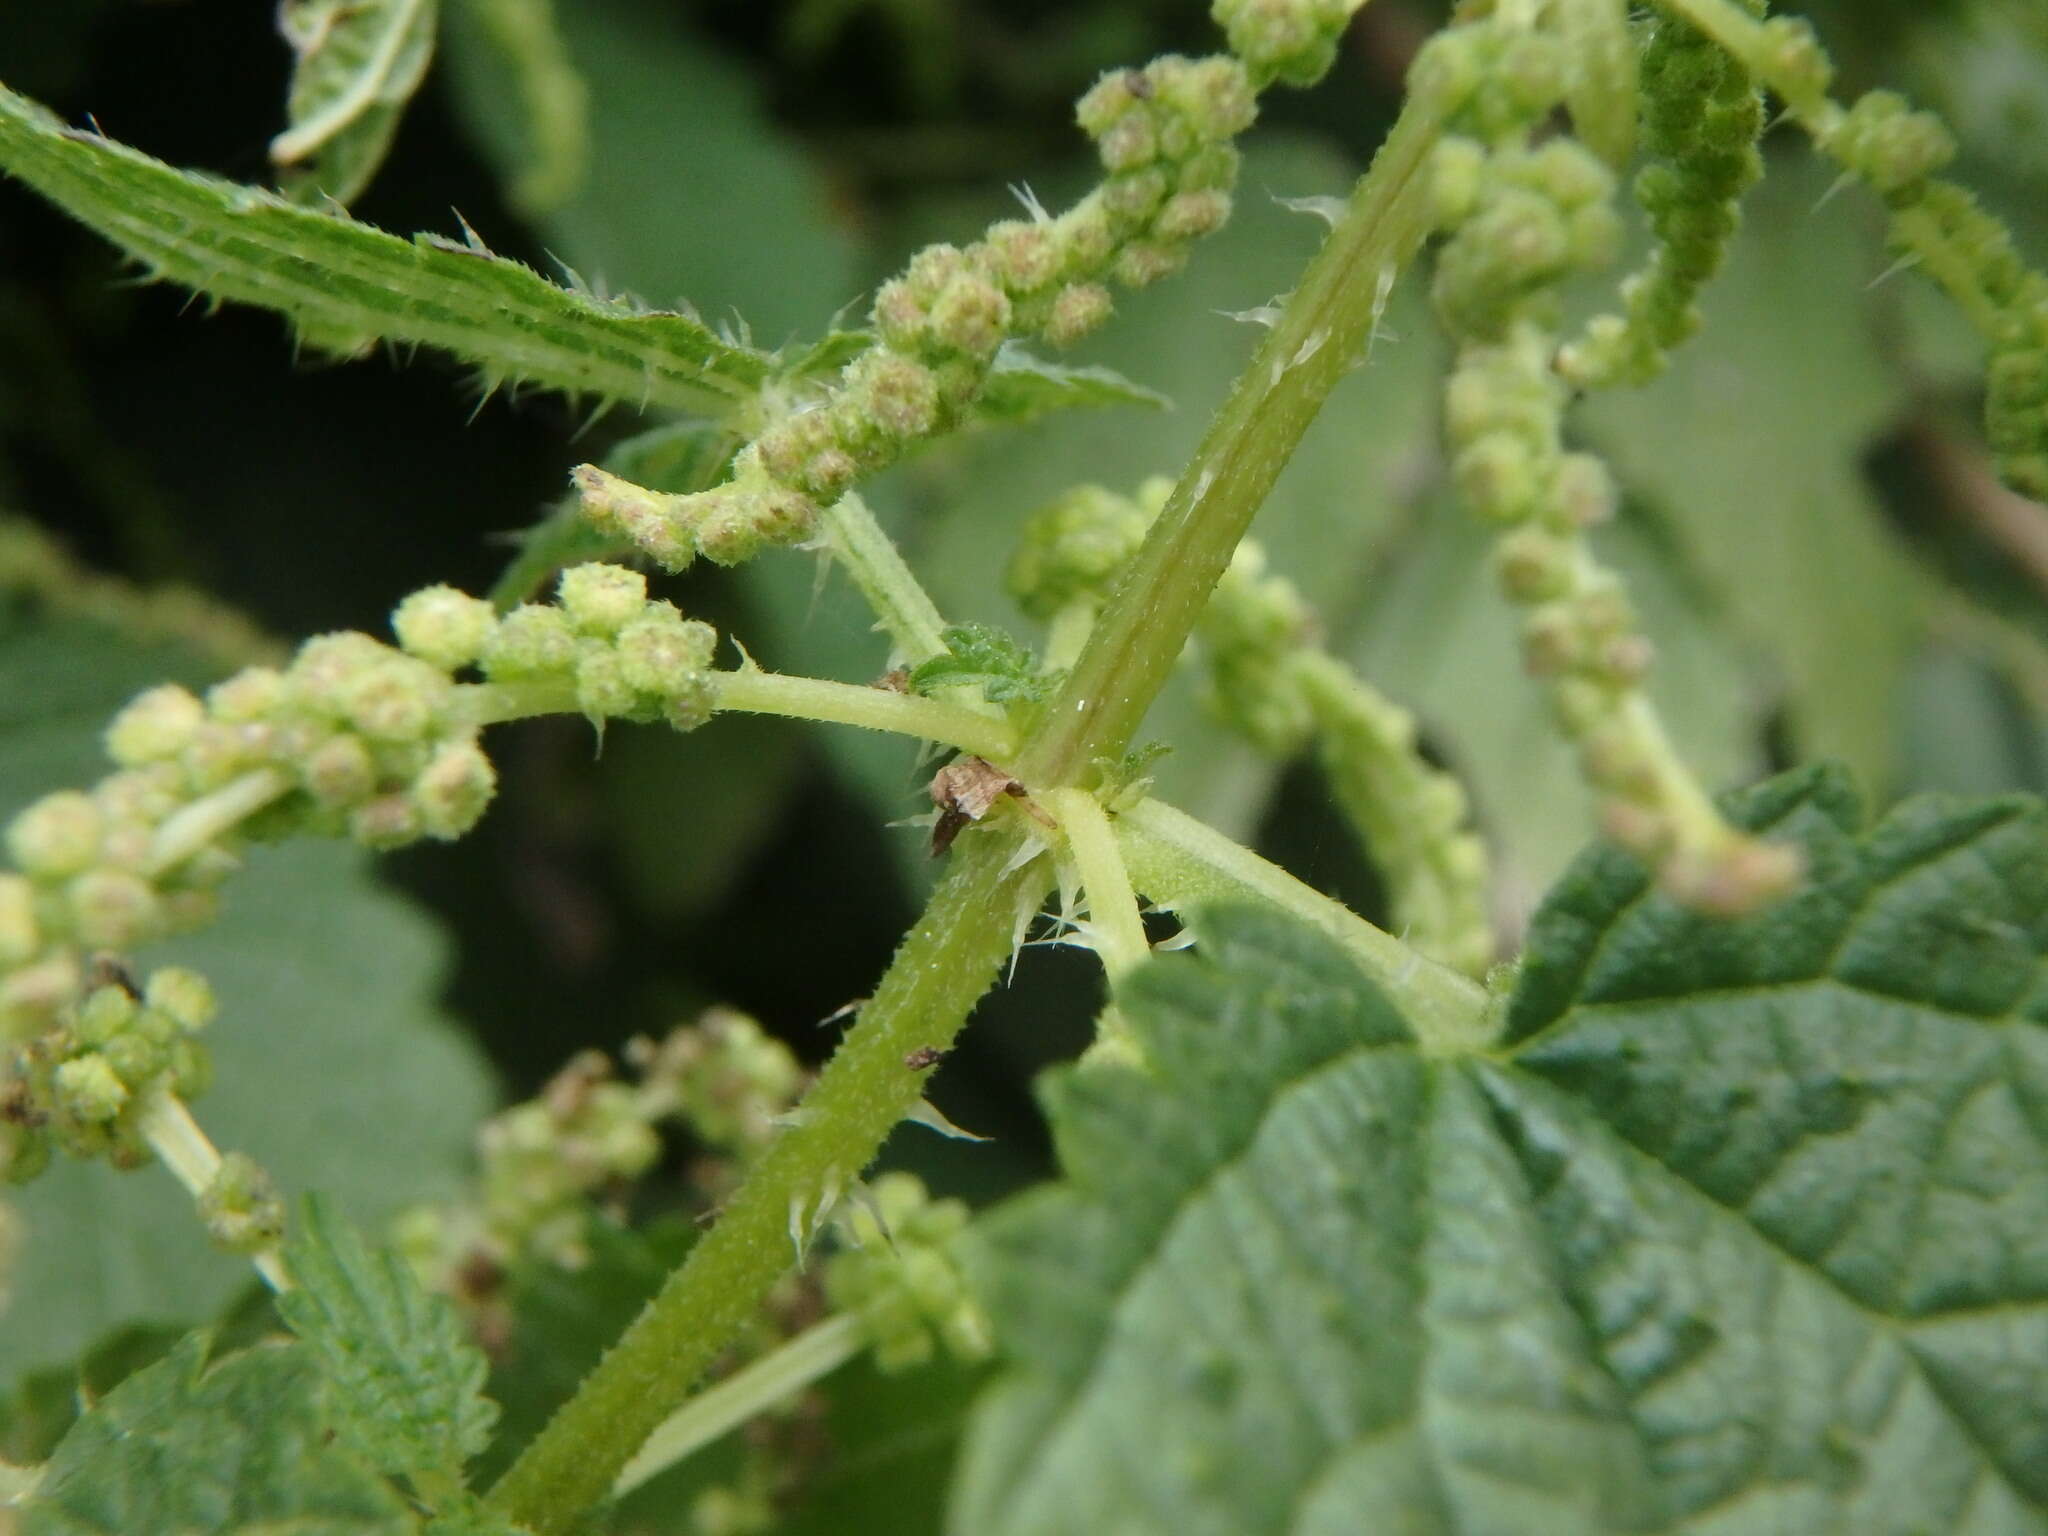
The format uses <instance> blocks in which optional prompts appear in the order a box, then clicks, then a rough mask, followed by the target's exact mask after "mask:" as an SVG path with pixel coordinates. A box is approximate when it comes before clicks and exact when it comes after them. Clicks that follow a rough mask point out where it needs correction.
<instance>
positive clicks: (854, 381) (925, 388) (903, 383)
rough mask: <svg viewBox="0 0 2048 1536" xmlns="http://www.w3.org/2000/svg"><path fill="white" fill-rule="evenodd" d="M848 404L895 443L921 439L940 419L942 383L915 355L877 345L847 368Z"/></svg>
mask: <svg viewBox="0 0 2048 1536" xmlns="http://www.w3.org/2000/svg"><path fill="white" fill-rule="evenodd" d="M846 397H847V401H848V403H849V405H851V406H853V407H854V408H855V409H857V410H858V411H859V413H860V414H861V415H862V416H863V417H864V418H865V419H866V420H868V421H870V422H872V423H874V425H875V426H876V427H877V428H878V429H879V430H880V431H881V432H882V434H883V435H884V436H885V437H888V438H890V439H892V440H894V441H896V442H899V443H900V442H905V441H908V440H909V439H912V438H919V437H923V436H925V435H926V434H927V433H929V432H931V431H932V429H933V428H934V427H936V426H937V425H938V421H939V385H938V380H937V379H935V378H933V377H932V371H931V369H929V368H927V367H925V366H924V365H923V364H922V363H920V362H917V361H916V360H915V359H913V358H908V357H903V356H900V355H899V354H897V353H893V352H888V351H884V350H883V349H881V348H874V349H872V350H870V351H868V352H866V353H864V354H863V355H862V356H860V357H859V358H857V359H856V360H855V361H854V363H853V366H852V367H851V368H849V369H848V370H847V379H846Z"/></svg>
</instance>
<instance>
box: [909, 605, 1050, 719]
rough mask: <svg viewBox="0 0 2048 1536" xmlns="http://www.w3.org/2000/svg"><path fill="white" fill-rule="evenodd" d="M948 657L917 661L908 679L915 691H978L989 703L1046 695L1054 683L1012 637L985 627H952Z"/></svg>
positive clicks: (947, 650)
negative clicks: (962, 689) (952, 689)
mask: <svg viewBox="0 0 2048 1536" xmlns="http://www.w3.org/2000/svg"><path fill="white" fill-rule="evenodd" d="M942 638H943V639H944V640H945V642H946V654H945V655H943V656H934V657H933V658H932V659H931V660H930V661H926V662H920V663H919V664H918V665H917V667H915V668H914V669H913V670H912V671H911V674H910V686H911V689H912V690H913V691H914V692H917V693H930V692H931V691H932V690H933V689H934V688H955V687H963V686H964V687H970V688H979V689H980V690H981V696H982V697H983V698H985V699H987V700H988V701H989V702H990V703H991V704H1003V703H1007V702H1008V701H1009V700H1011V699H1038V698H1043V697H1044V696H1045V693H1046V690H1047V689H1048V688H1049V687H1050V686H1051V684H1052V679H1050V678H1048V677H1046V676H1045V675H1044V674H1042V673H1041V672H1040V671H1039V670H1038V663H1037V662H1036V661H1035V660H1033V658H1032V655H1031V652H1030V650H1029V649H1027V648H1026V647H1025V646H1023V645H1021V644H1019V643H1018V641H1017V640H1016V638H1015V637H1014V636H1011V635H1008V634H1005V633H1004V632H1003V631H1002V630H1000V629H997V628H995V627H994V626H993V625H989V624H955V625H953V626H952V627H950V628H949V629H947V630H946V632H945V634H944V636H943V637H942Z"/></svg>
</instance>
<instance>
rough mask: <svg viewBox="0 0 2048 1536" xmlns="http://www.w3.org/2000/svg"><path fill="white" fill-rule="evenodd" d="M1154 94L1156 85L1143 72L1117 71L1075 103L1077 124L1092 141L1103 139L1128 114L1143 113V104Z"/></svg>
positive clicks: (1133, 70) (1091, 88)
mask: <svg viewBox="0 0 2048 1536" xmlns="http://www.w3.org/2000/svg"><path fill="white" fill-rule="evenodd" d="M1151 94H1152V84H1151V82H1150V81H1149V80H1147V79H1146V78H1145V76H1144V75H1143V73H1142V72H1140V71H1138V70H1135V69H1119V70H1113V71H1112V72H1111V73H1109V74H1106V75H1104V76H1103V77H1102V78H1101V79H1100V80H1097V81H1096V82H1095V84H1094V85H1093V86H1091V87H1090V88H1089V89H1088V91H1087V93H1086V94H1085V95H1083V96H1082V97H1081V99H1080V101H1078V102H1077V103H1075V105H1074V121H1075V122H1076V123H1078V124H1079V125H1080V128H1081V131H1082V132H1083V133H1085V134H1087V135H1088V137H1089V138H1091V139H1100V138H1101V137H1102V136H1103V135H1104V134H1105V133H1107V132H1109V130H1110V129H1111V128H1113V127H1115V126H1116V124H1117V123H1119V122H1121V121H1122V120H1123V118H1124V117H1125V116H1126V115H1127V114H1129V113H1131V112H1133V111H1142V110H1143V108H1142V106H1141V102H1142V101H1143V100H1144V99H1149V98H1150V96H1151Z"/></svg>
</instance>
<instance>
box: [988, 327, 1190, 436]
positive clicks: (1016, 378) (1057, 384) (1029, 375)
mask: <svg viewBox="0 0 2048 1536" xmlns="http://www.w3.org/2000/svg"><path fill="white" fill-rule="evenodd" d="M1172 403H1173V402H1172V401H1170V400H1168V399H1167V398H1166V396H1164V395H1162V394H1160V393H1159V392H1158V391H1156V390H1150V389H1147V388H1145V386H1144V385H1142V384H1133V383H1132V382H1131V381H1130V380H1129V379H1127V378H1125V377H1124V376H1123V375H1122V374H1120V373H1118V372H1117V371H1116V370H1115V369H1114V368H1104V367H1102V366H1101V365H1100V364H1092V365H1090V366H1088V367H1083V368H1071V367H1067V366H1066V365H1064V364H1061V363H1052V362H1047V361H1046V360H1045V359H1044V358H1042V357H1034V356H1033V355H1032V354H1031V353H1029V352H1027V351H1025V349H1024V348H1022V347H1020V346H1018V345H1017V344H1016V343H1015V342H1009V343H1006V344H1005V345H1004V347H1003V349H1002V350H1001V351H1000V352H998V353H997V354H996V363H995V367H994V368H993V369H992V370H991V371H990V373H989V376H988V383H987V384H986V385H985V386H984V387H983V389H982V392H981V396H980V398H979V399H977V400H976V401H975V402H974V414H975V417H976V418H977V419H978V420H981V421H987V422H998V423H1001V424H1003V425H1007V426H1021V425H1022V424H1023V423H1025V422H1027V421H1036V420H1037V419H1038V418H1039V417H1041V416H1050V415H1052V414H1053V413H1054V412H1057V411H1072V410H1103V409H1105V408H1107V407H1110V406H1117V405H1137V406H1144V407H1146V408H1147V409H1149V410H1155V411H1158V410H1165V409H1167V408H1168V407H1169V406H1171V405H1172Z"/></svg>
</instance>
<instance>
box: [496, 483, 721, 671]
mask: <svg viewBox="0 0 2048 1536" xmlns="http://www.w3.org/2000/svg"><path fill="white" fill-rule="evenodd" d="M569 480H570V483H571V484H572V485H574V486H575V487H576V494H577V496H578V498H579V499H580V500H581V502H582V505H583V515H584V516H585V517H587V518H589V519H590V522H591V526H593V527H595V528H599V529H603V530H605V531H606V532H611V533H618V534H623V535H624V536H625V537H626V538H628V539H630V540H631V541H632V543H633V546H634V547H635V548H636V549H638V550H639V551H640V552H641V553H643V554H645V555H647V556H648V557H649V558H650V559H652V560H654V561H655V562H656V563H657V564H658V565H660V566H661V567H663V569H665V570H671V571H680V570H681V569H682V568H683V567H684V566H686V565H688V564H689V563H690V561H691V559H692V558H693V557H694V556H695V554H696V552H697V551H696V548H695V546H694V545H693V544H692V543H691V541H690V537H689V525H688V523H687V522H686V521H685V519H684V517H683V513H682V508H683V504H684V503H685V502H686V501H687V500H688V498H687V497H683V496H665V495H662V494H661V493H659V492H657V491H650V490H648V489H646V488H645V487H644V486H638V485H635V484H633V482H632V481H630V480H622V479H621V478H619V476H617V475H614V474H610V473H608V472H607V471H605V470H602V469H599V468H598V467H597V466H596V465H595V464H579V465H577V466H576V468H574V469H573V470H571V471H570V472H569ZM513 611H514V612H515V613H516V612H518V610H517V609H515V610H513ZM509 617H510V616H509V615H508V618H509ZM498 628H499V633H500V634H502V633H503V631H504V625H503V623H500V625H499V626H498ZM564 628H565V631H566V625H565V626H564ZM496 644H497V637H496V636H494V637H493V639H492V642H491V643H490V644H487V645H486V646H485V647H484V656H483V666H484V671H485V674H486V675H492V674H491V670H490V658H491V653H492V650H493V648H494V647H495V645H496ZM549 670H551V668H549V667H537V668H535V669H534V671H535V674H538V673H544V672H546V671H549ZM508 675H509V674H508ZM520 675H522V676H524V675H528V674H525V673H522V674H520Z"/></svg>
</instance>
